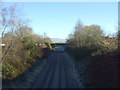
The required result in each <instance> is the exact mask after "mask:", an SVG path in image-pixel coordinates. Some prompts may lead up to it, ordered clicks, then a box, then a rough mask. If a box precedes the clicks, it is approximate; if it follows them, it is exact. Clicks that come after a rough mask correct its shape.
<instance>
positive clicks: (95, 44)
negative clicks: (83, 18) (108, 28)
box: [67, 22, 118, 60]
mask: <svg viewBox="0 0 120 90" xmlns="http://www.w3.org/2000/svg"><path fill="white" fill-rule="evenodd" d="M67 44H68V45H69V46H68V47H67V50H68V51H69V52H70V54H72V55H73V56H74V58H75V60H80V59H83V58H85V57H87V56H91V55H92V56H95V55H105V54H110V53H117V52H118V51H117V50H118V40H117V36H114V37H110V36H105V34H104V32H103V30H102V29H101V27H100V26H98V25H90V26H84V25H83V24H82V23H81V22H78V23H77V25H76V26H75V31H74V32H73V33H72V34H70V35H69V37H68V40H67Z"/></svg>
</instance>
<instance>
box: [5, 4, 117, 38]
mask: <svg viewBox="0 0 120 90" xmlns="http://www.w3.org/2000/svg"><path fill="white" fill-rule="evenodd" d="M13 3H14V2H11V3H8V2H5V5H6V6H9V5H11V4H13ZM16 4H17V6H18V7H20V8H21V9H22V10H23V13H24V14H23V15H24V17H25V18H27V19H29V20H30V25H31V27H32V28H33V31H34V33H36V34H40V35H41V34H44V33H46V35H47V36H48V37H50V38H61V39H66V38H67V37H68V35H69V34H70V33H72V32H73V31H74V27H75V25H76V23H77V21H78V20H80V21H81V22H82V23H83V24H84V25H93V24H97V25H100V26H101V28H102V29H103V30H104V32H105V34H107V35H108V34H114V33H115V32H116V29H117V24H118V3H117V2H17V3H16Z"/></svg>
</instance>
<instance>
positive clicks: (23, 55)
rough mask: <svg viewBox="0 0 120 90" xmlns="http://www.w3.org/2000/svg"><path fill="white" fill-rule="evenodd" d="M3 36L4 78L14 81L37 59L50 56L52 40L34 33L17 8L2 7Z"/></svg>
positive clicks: (2, 59)
mask: <svg viewBox="0 0 120 90" xmlns="http://www.w3.org/2000/svg"><path fill="white" fill-rule="evenodd" d="M0 10H1V11H0V13H1V14H2V15H1V17H0V18H1V21H0V23H1V25H2V28H1V31H2V36H1V37H0V39H2V44H4V45H3V46H2V44H0V45H1V47H2V57H1V63H2V78H3V79H13V78H16V77H18V76H19V75H21V74H22V73H24V72H25V71H26V70H28V68H29V67H31V66H32V65H33V63H35V62H36V60H37V58H41V57H44V56H46V55H48V54H49V52H50V46H48V45H49V43H50V42H51V40H50V39H49V38H48V37H43V36H40V35H37V34H34V33H33V30H32V28H31V27H30V26H29V25H27V23H26V20H25V19H23V17H21V15H20V14H18V12H17V8H16V6H14V5H13V6H10V7H9V8H4V6H3V5H0ZM47 44H48V45H47Z"/></svg>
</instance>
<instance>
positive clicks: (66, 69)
mask: <svg viewBox="0 0 120 90" xmlns="http://www.w3.org/2000/svg"><path fill="white" fill-rule="evenodd" d="M73 72H74V66H73V63H72V62H71V60H70V58H69V56H68V55H67V53H65V52H64V48H63V47H57V48H56V50H55V51H54V52H52V53H51V54H50V55H49V57H48V60H47V61H46V64H45V65H44V66H43V69H42V70H41V71H40V74H39V75H38V76H37V77H36V80H34V81H33V82H32V84H31V88H79V84H78V81H77V79H76V78H75V76H74V73H73Z"/></svg>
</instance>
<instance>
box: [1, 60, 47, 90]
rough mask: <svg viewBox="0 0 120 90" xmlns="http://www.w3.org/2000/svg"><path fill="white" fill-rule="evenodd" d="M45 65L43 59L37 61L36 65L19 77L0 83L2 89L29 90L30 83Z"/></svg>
mask: <svg viewBox="0 0 120 90" xmlns="http://www.w3.org/2000/svg"><path fill="white" fill-rule="evenodd" d="M45 63H46V59H45V58H44V59H39V60H37V61H36V63H35V64H34V65H33V66H32V67H31V68H30V69H29V70H28V71H26V72H25V73H24V74H22V75H21V76H19V77H17V78H15V79H13V80H4V81H3V83H2V84H3V85H2V86H3V88H29V87H30V83H31V82H32V81H33V80H35V78H36V76H37V75H39V73H40V71H41V69H42V67H43V66H44V65H45Z"/></svg>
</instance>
